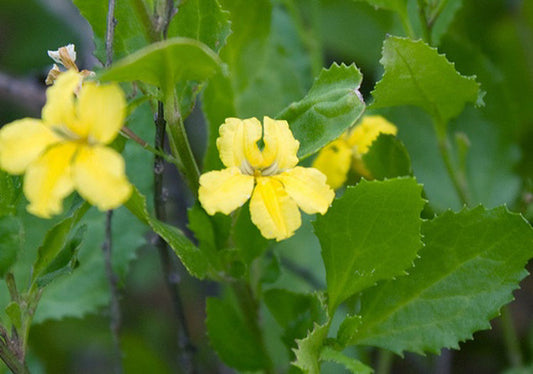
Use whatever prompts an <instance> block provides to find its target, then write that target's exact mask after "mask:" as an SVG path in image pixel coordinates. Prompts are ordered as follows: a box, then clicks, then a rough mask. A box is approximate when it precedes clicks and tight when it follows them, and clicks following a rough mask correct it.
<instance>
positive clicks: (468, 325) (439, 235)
mask: <svg viewBox="0 0 533 374" xmlns="http://www.w3.org/2000/svg"><path fill="white" fill-rule="evenodd" d="M422 233H423V235H424V242H425V247H424V248H423V249H422V250H421V251H420V253H419V255H420V258H419V259H418V260H417V261H416V262H415V267H414V269H412V271H411V272H410V274H409V275H408V276H406V277H400V278H398V279H396V280H392V281H388V282H385V283H383V284H380V285H379V286H378V287H375V288H372V289H369V290H368V291H367V292H365V293H364V294H363V297H362V299H361V312H360V315H361V317H362V318H363V323H362V325H361V327H360V328H359V329H358V331H357V332H356V334H355V335H354V338H353V339H352V340H351V343H352V344H363V345H373V346H378V347H382V348H385V349H388V350H391V351H393V352H396V353H398V354H401V353H402V352H403V351H411V352H416V353H422V352H428V351H429V352H434V353H438V352H439V351H440V349H441V348H445V347H451V348H456V349H458V348H459V345H458V342H460V341H464V340H465V339H470V338H472V333H473V332H475V331H477V330H480V329H487V328H490V324H489V321H490V319H491V318H493V317H495V316H497V315H498V311H499V309H500V308H501V307H502V306H503V305H505V304H507V303H509V302H510V301H511V300H513V295H512V291H513V290H515V289H517V288H518V283H519V282H520V280H521V279H523V278H524V277H525V276H526V275H527V271H526V270H525V269H524V266H525V265H526V263H527V262H528V260H529V259H530V258H531V257H532V256H533V249H532V248H533V246H532V244H533V230H532V229H531V227H530V226H529V224H528V223H527V221H525V220H524V219H523V218H522V217H521V216H520V215H518V214H513V213H510V212H509V211H508V210H507V209H506V208H504V207H500V208H496V209H492V210H485V209H484V208H483V207H481V206H479V207H477V208H474V209H472V210H466V209H465V210H462V211H461V212H459V213H453V212H450V211H448V212H446V213H444V214H443V215H441V216H439V217H437V218H435V219H433V220H431V221H426V222H424V224H423V227H422Z"/></svg>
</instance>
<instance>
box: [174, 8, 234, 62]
mask: <svg viewBox="0 0 533 374" xmlns="http://www.w3.org/2000/svg"><path fill="white" fill-rule="evenodd" d="M230 32H231V22H230V21H229V12H227V11H225V10H223V9H222V7H221V6H220V3H219V2H218V0H187V1H186V2H185V3H183V4H182V5H180V7H179V11H178V14H176V15H175V16H174V18H172V21H171V22H170V25H169V27H168V37H169V38H172V37H175V36H182V37H187V38H191V39H195V40H198V41H200V42H202V43H204V44H205V45H207V46H208V47H209V48H211V49H212V50H213V51H215V52H218V51H219V50H220V48H222V46H224V44H226V39H227V37H228V36H229V34H230Z"/></svg>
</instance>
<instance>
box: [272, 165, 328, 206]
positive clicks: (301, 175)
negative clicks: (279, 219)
mask: <svg viewBox="0 0 533 374" xmlns="http://www.w3.org/2000/svg"><path fill="white" fill-rule="evenodd" d="M273 178H276V179H277V180H279V181H280V182H281V183H282V184H283V188H284V189H285V191H286V192H287V194H288V195H289V196H290V197H291V199H293V200H294V201H295V202H296V204H298V206H299V207H300V208H301V209H302V210H303V211H304V212H306V213H307V214H314V213H320V214H324V213H326V212H327V210H328V208H329V206H330V204H331V202H332V201H333V198H334V197H335V192H333V190H332V189H331V187H330V186H328V185H327V184H326V176H325V175H324V174H322V173H321V172H320V171H318V170H317V169H314V168H304V167H301V166H297V167H295V168H294V169H290V170H287V171H286V172H284V173H281V174H279V175H276V176H275V177H273Z"/></svg>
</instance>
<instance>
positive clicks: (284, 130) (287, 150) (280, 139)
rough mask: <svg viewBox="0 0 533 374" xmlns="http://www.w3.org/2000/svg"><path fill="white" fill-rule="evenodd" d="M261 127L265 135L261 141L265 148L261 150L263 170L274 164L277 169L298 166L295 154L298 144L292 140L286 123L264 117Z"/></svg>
mask: <svg viewBox="0 0 533 374" xmlns="http://www.w3.org/2000/svg"><path fill="white" fill-rule="evenodd" d="M263 126H264V129H265V135H264V136H263V140H264V142H265V148H264V150H263V158H264V160H263V165H262V166H263V168H268V167H269V166H271V165H273V164H274V163H276V165H277V169H280V170H285V169H290V168H293V167H294V166H296V164H298V157H297V156H296V153H297V152H298V148H299V147H300V142H299V141H298V140H296V139H294V135H293V134H292V131H291V129H290V128H289V124H288V123H287V121H281V120H275V119H272V118H269V117H266V116H265V117H264V119H263Z"/></svg>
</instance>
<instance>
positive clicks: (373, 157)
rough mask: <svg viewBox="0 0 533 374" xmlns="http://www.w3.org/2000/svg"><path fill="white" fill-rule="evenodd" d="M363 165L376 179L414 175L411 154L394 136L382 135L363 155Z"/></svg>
mask: <svg viewBox="0 0 533 374" xmlns="http://www.w3.org/2000/svg"><path fill="white" fill-rule="evenodd" d="M363 163H364V165H365V168H366V169H367V170H368V171H369V172H370V174H371V175H372V177H374V178H375V179H385V178H394V177H401V176H408V175H412V174H413V170H412V169H411V160H410V159H409V153H407V149H406V148H405V146H404V145H403V143H402V142H401V141H400V140H398V139H397V138H396V137H395V136H394V135H388V134H380V135H379V136H378V138H377V139H376V140H374V142H373V143H372V145H371V146H370V149H369V150H368V152H367V153H365V154H364V155H363Z"/></svg>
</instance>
